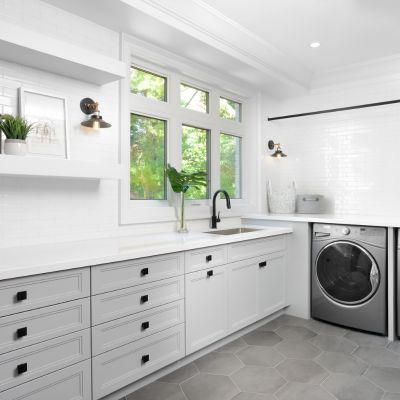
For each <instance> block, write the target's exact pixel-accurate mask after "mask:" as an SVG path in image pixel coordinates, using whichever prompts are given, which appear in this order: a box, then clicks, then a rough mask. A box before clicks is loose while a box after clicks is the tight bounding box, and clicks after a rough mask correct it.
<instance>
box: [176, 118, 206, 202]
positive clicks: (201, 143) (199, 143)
mask: <svg viewBox="0 0 400 400" xmlns="http://www.w3.org/2000/svg"><path fill="white" fill-rule="evenodd" d="M209 136H210V133H209V131H208V130H207V129H202V128H195V127H193V126H188V125H183V127H182V170H184V171H186V172H189V173H191V172H197V171H205V172H207V175H208V181H209V180H210V168H209V141H210V140H209ZM186 197H187V198H188V199H208V198H209V197H210V196H209V185H207V187H199V188H191V189H190V190H189V191H188V192H187V195H186Z"/></svg>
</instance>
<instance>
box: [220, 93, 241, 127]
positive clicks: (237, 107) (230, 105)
mask: <svg viewBox="0 0 400 400" xmlns="http://www.w3.org/2000/svg"><path fill="white" fill-rule="evenodd" d="M241 107H242V105H241V104H240V103H238V102H236V101H233V100H228V99H225V98H223V97H220V99H219V116H220V117H221V118H224V119H229V120H231V121H236V122H241V118H242V116H241Z"/></svg>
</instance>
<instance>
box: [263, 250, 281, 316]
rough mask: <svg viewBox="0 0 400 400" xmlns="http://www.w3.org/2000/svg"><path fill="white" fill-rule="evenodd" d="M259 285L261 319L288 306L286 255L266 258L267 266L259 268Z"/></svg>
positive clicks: (276, 254)
mask: <svg viewBox="0 0 400 400" xmlns="http://www.w3.org/2000/svg"><path fill="white" fill-rule="evenodd" d="M258 285H259V287H258V291H259V317H260V318H263V317H266V316H268V315H270V314H272V313H274V312H275V311H278V310H280V309H282V308H283V307H285V306H286V305H287V304H286V265H285V253H283V252H280V253H274V254H269V255H268V256H266V257H265V265H264V264H263V266H261V267H260V268H259V278H258Z"/></svg>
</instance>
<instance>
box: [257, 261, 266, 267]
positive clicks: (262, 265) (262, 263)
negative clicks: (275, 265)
mask: <svg viewBox="0 0 400 400" xmlns="http://www.w3.org/2000/svg"><path fill="white" fill-rule="evenodd" d="M258 265H259V267H260V268H264V267H266V266H267V262H266V261H262V262H260V263H259V264H258Z"/></svg>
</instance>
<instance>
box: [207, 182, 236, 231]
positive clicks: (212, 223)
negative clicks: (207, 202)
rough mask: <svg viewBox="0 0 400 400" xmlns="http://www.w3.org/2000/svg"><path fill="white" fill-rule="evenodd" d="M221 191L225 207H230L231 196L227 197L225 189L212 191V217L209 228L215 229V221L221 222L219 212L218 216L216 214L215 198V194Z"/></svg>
mask: <svg viewBox="0 0 400 400" xmlns="http://www.w3.org/2000/svg"><path fill="white" fill-rule="evenodd" d="M220 193H222V194H223V195H224V196H225V200H226V207H227V208H231V198H230V197H229V194H228V192H227V191H226V190H224V189H219V190H217V191H216V192H215V193H214V196H213V213H212V217H211V228H212V229H216V228H217V223H218V222H221V219H220V217H219V213H218V216H217V214H216V204H215V203H216V200H217V196H218V195H219V194H220Z"/></svg>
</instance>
